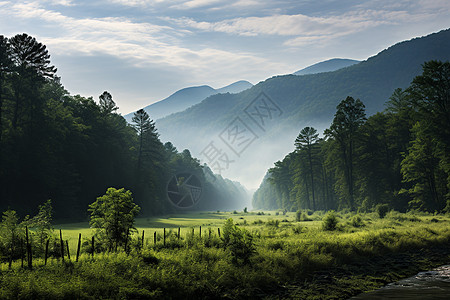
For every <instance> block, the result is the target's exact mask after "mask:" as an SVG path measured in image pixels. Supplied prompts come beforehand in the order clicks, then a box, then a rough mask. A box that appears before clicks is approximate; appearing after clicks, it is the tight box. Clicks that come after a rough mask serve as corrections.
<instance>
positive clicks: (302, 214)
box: [295, 210, 312, 222]
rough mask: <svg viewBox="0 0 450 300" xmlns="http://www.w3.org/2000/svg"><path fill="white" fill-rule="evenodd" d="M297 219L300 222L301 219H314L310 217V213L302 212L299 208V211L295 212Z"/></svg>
mask: <svg viewBox="0 0 450 300" xmlns="http://www.w3.org/2000/svg"><path fill="white" fill-rule="evenodd" d="M295 220H296V221H297V222H300V221H304V222H306V221H312V219H311V218H309V217H308V215H307V214H306V213H305V212H302V211H301V210H297V212H296V213H295Z"/></svg>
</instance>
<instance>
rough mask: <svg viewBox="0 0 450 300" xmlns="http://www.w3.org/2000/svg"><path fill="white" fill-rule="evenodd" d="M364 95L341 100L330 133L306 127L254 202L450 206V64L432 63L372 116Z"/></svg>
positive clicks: (366, 207)
mask: <svg viewBox="0 0 450 300" xmlns="http://www.w3.org/2000/svg"><path fill="white" fill-rule="evenodd" d="M361 100H364V99H361ZM361 100H360V99H356V100H355V99H354V98H352V97H350V96H349V97H347V98H346V99H344V100H342V101H341V102H340V103H339V105H338V106H337V109H336V113H335V115H334V119H333V121H332V123H331V125H330V127H329V128H328V129H326V130H325V132H324V135H323V137H320V136H319V134H318V132H317V130H316V129H315V128H313V127H305V128H303V129H301V130H300V133H299V134H298V137H297V138H296V140H295V142H294V144H295V150H294V151H293V152H291V153H289V154H288V155H286V157H285V158H284V159H283V160H282V161H278V162H276V163H275V166H274V167H273V168H271V169H269V171H268V173H267V174H266V176H265V178H264V180H263V182H262V184H261V186H260V188H259V189H258V190H257V191H256V192H255V194H254V196H253V207H254V208H258V209H287V210H292V211H294V210H298V209H311V210H330V209H349V210H352V211H354V210H359V211H363V212H364V211H370V210H371V209H373V208H375V207H377V206H378V207H380V206H383V207H386V208H388V209H395V210H398V211H407V210H425V211H430V212H436V211H437V212H442V211H449V210H450V193H449V189H450V63H449V62H448V61H447V62H440V61H428V62H425V63H424V64H423V73H422V74H421V75H419V76H417V77H415V78H414V79H413V81H412V83H411V85H410V86H409V87H408V88H406V89H404V90H403V89H400V88H399V89H397V90H395V92H394V93H393V94H392V96H391V97H390V99H389V101H387V103H386V109H385V110H384V111H383V112H379V113H376V114H374V115H372V116H370V117H369V118H367V117H366V112H365V106H364V103H363V101H361Z"/></svg>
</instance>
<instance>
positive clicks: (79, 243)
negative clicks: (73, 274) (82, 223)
mask: <svg viewBox="0 0 450 300" xmlns="http://www.w3.org/2000/svg"><path fill="white" fill-rule="evenodd" d="M80 249H81V233H79V234H78V247H77V259H76V261H77V262H78V257H80Z"/></svg>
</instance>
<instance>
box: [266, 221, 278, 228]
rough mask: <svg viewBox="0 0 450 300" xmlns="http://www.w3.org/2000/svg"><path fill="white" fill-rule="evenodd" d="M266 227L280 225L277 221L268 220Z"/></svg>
mask: <svg viewBox="0 0 450 300" xmlns="http://www.w3.org/2000/svg"><path fill="white" fill-rule="evenodd" d="M266 225H267V226H273V227H278V226H279V225H280V221H279V220H269V221H267V223H266Z"/></svg>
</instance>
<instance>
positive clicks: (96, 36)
mask: <svg viewBox="0 0 450 300" xmlns="http://www.w3.org/2000/svg"><path fill="white" fill-rule="evenodd" d="M8 15H9V16H11V15H14V16H15V18H20V19H23V20H28V21H30V22H39V23H40V24H41V25H42V24H44V25H45V24H47V25H50V27H52V28H57V29H58V30H57V31H56V32H57V33H52V34H50V35H43V36H40V37H39V40H40V41H41V42H43V43H45V44H46V45H47V46H48V48H49V49H50V51H51V53H52V54H57V55H63V56H67V55H72V56H74V55H100V54H105V55H110V56H114V57H118V58H120V59H123V60H126V61H127V62H128V63H129V64H132V65H134V66H135V67H139V68H145V67H149V66H151V65H155V64H158V65H165V66H167V67H176V68H178V69H180V70H184V71H185V72H188V73H192V74H193V75H192V78H193V79H194V78H196V79H198V80H199V81H200V80H208V79H209V80H210V78H212V77H221V76H228V77H229V78H233V76H235V75H234V74H236V70H237V69H239V68H242V66H244V65H245V66H246V70H245V71H244V72H243V73H246V74H248V75H250V73H251V72H255V71H256V72H258V71H257V70H258V69H259V68H260V67H261V65H265V67H267V69H268V70H275V69H279V67H280V65H282V64H279V63H269V61H268V60H266V59H263V58H259V57H257V56H255V55H254V54H251V53H249V52H244V51H233V52H230V51H226V50H222V49H217V48H214V47H211V46H203V47H196V49H191V48H189V47H188V46H187V45H186V44H183V43H182V42H181V41H180V40H179V39H178V38H177V36H183V35H184V34H185V32H184V31H183V30H176V29H174V28H172V27H169V26H163V25H156V24H150V23H138V22H133V21H132V20H130V19H128V18H125V17H114V18H113V17H107V18H83V19H75V18H73V17H68V16H66V15H63V14H62V13H60V12H57V11H52V10H48V9H45V8H43V7H41V6H40V5H39V4H38V3H36V2H35V3H17V4H14V5H10V7H9V12H8ZM0 17H1V13H0Z"/></svg>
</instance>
